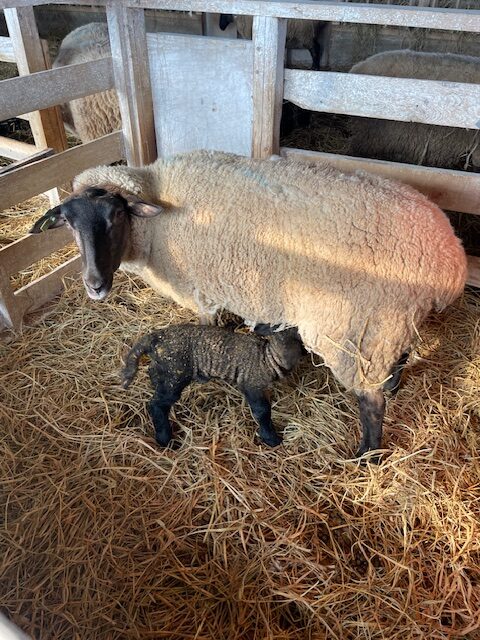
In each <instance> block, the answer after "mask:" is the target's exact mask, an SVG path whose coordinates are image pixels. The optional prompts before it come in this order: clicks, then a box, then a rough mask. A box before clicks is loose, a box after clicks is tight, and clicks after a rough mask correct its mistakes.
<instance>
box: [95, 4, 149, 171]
mask: <svg viewBox="0 0 480 640" xmlns="http://www.w3.org/2000/svg"><path fill="white" fill-rule="evenodd" d="M107 21H108V31H109V34H110V44H111V49H112V62H113V72H114V76H115V87H116V89H117V93H118V100H119V106H120V114H121V116H122V129H123V135H124V140H125V153H126V157H127V162H128V164H129V165H134V166H142V165H145V164H149V163H150V162H153V161H154V160H155V159H156V157H157V149H156V140H155V124H154V120H153V102H152V91H151V87H150V70H149V65H148V51H147V39H146V33H145V14H144V11H143V9H126V8H124V7H122V6H121V5H120V4H119V3H117V2H115V3H111V4H109V5H108V6H107Z"/></svg>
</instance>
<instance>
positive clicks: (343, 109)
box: [284, 69, 480, 129]
mask: <svg viewBox="0 0 480 640" xmlns="http://www.w3.org/2000/svg"><path fill="white" fill-rule="evenodd" d="M284 97H285V99H286V100H289V101H290V102H293V103H294V104H296V105H298V106H299V107H302V108H304V109H310V110H312V111H326V112H328V113H343V114H351V115H357V116H365V117H368V118H383V119H388V120H400V121H403V122H423V123H425V124H436V125H444V126H450V127H461V128H467V129H479V128H480V110H479V105H480V85H476V84H464V83H460V82H441V81H435V80H412V79H410V78H387V77H383V76H367V75H359V74H352V73H333V72H332V73H330V72H328V73H319V72H318V71H303V70H298V69H285V86H284Z"/></svg>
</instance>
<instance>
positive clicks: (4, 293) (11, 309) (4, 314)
mask: <svg viewBox="0 0 480 640" xmlns="http://www.w3.org/2000/svg"><path fill="white" fill-rule="evenodd" d="M21 322H22V313H21V311H20V310H19V308H18V307H17V305H16V301H15V298H14V295H13V289H12V285H11V284H10V278H9V276H8V272H7V271H6V270H5V269H4V268H3V267H2V266H1V265H0V331H1V330H2V329H4V328H8V329H13V330H14V331H16V330H18V329H19V328H20V325H21Z"/></svg>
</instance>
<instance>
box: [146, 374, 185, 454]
mask: <svg viewBox="0 0 480 640" xmlns="http://www.w3.org/2000/svg"><path fill="white" fill-rule="evenodd" d="M187 384H188V383H186V384H178V385H176V386H173V387H167V386H166V385H165V386H161V387H157V388H156V390H155V395H154V396H153V398H152V400H150V402H149V403H148V412H149V413H150V416H151V418H152V421H153V426H154V428H155V440H156V441H157V443H158V444H159V445H160V446H161V447H167V446H168V445H169V443H170V441H171V440H172V437H173V434H172V425H171V424H170V420H169V419H168V415H169V413H170V409H171V408H172V406H173V405H174V404H175V402H176V401H177V400H178V399H179V398H180V395H181V393H182V391H183V389H184V388H185V387H186V386H187Z"/></svg>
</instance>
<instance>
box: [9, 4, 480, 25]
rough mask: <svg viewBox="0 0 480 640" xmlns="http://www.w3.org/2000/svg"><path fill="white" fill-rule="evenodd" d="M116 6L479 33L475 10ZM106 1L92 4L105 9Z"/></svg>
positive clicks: (344, 6) (351, 6) (346, 6)
mask: <svg viewBox="0 0 480 640" xmlns="http://www.w3.org/2000/svg"><path fill="white" fill-rule="evenodd" d="M31 2H32V0H0V9H2V8H4V7H25V6H29V5H31ZM116 3H117V4H118V5H119V6H125V7H134V8H137V9H166V10H170V11H199V12H208V13H210V12H211V13H235V14H239V15H257V16H261V15H263V16H270V17H272V18H273V17H277V18H298V19H305V20H326V21H333V22H355V23H359V24H384V25H398V26H400V27H423V28H425V29H444V30H446V31H470V32H474V33H480V11H479V10H477V9H469V10H468V11H466V10H464V9H439V8H430V7H415V6H400V5H375V4H372V5H369V4H364V3H360V2H357V3H353V2H352V3H343V2H338V0H322V2H318V1H317V0H297V1H296V2H295V1H290V0H269V1H268V2H266V1H265V0H116ZM44 4H51V5H56V4H71V0H35V5H44ZM75 4H76V5H91V4H92V2H91V0H75ZM106 4H107V0H95V5H98V6H105V5H106Z"/></svg>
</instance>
